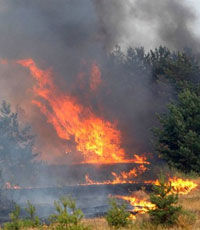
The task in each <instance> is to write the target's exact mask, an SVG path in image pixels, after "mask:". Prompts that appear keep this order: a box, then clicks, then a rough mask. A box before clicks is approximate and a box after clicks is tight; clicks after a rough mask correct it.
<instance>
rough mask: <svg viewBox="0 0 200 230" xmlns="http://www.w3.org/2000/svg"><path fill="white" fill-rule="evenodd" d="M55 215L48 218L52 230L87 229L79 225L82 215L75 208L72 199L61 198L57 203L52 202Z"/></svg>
mask: <svg viewBox="0 0 200 230" xmlns="http://www.w3.org/2000/svg"><path fill="white" fill-rule="evenodd" d="M54 206H55V208H56V212H57V214H54V215H51V216H50V221H51V222H52V223H53V225H51V228H52V229H56V230H87V229H89V227H86V226H84V225H83V224H82V223H81V220H82V218H83V213H82V211H81V210H80V209H78V208H77V207H76V203H75V201H74V200H73V199H72V198H69V197H61V198H60V200H59V201H55V202H54Z"/></svg>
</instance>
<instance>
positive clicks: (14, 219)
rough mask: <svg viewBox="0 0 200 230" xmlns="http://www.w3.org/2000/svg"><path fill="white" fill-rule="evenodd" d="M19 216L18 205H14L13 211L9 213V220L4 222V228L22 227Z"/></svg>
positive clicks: (15, 228)
mask: <svg viewBox="0 0 200 230" xmlns="http://www.w3.org/2000/svg"><path fill="white" fill-rule="evenodd" d="M19 216H20V207H19V206H18V205H16V206H15V208H14V210H13V212H11V213H10V219H11V222H8V223H5V224H4V227H3V229H4V230H19V229H20V228H21V227H22V221H21V219H20V218H19Z"/></svg>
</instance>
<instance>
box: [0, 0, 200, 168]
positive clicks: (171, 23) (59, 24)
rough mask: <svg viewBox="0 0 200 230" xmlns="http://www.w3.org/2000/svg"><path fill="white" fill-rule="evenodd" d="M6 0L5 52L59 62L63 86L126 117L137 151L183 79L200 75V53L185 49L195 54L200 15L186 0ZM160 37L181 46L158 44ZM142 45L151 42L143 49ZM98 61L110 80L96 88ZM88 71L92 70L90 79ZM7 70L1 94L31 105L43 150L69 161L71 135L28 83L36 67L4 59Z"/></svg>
mask: <svg viewBox="0 0 200 230" xmlns="http://www.w3.org/2000/svg"><path fill="white" fill-rule="evenodd" d="M0 6H1V10H0V31H1V38H0V55H1V57H2V58H4V59H8V60H11V61H15V60H18V59H24V58H32V59H34V60H35V61H36V63H37V64H38V65H39V66H40V67H41V68H42V69H46V68H52V70H53V72H54V73H55V74H54V81H55V84H56V85H57V86H58V87H60V89H61V90H62V91H66V92H69V93H70V94H71V95H73V96H75V97H76V98H77V100H78V101H80V102H81V103H82V104H84V105H85V106H90V107H91V108H92V110H93V111H94V112H95V113H96V114H97V115H98V116H100V117H103V118H106V119H108V120H110V121H115V120H118V127H119V129H120V130H121V131H122V139H123V140H122V144H123V147H124V148H125V149H126V150H127V152H128V153H130V154H132V153H144V152H149V151H152V150H153V148H152V145H151V142H150V138H151V131H150V130H151V128H152V126H154V125H155V123H156V122H155V113H156V112H162V111H165V110H166V107H165V105H166V104H167V103H168V102H169V100H170V99H174V98H176V96H177V89H180V88H181V87H182V86H181V85H180V84H179V83H180V80H184V81H186V82H188V81H189V82H190V81H192V82H198V76H199V65H198V62H197V60H196V57H195V56H193V55H192V54H190V53H189V52H186V51H184V52H183V53H182V52H180V53H178V52H177V50H180V51H183V49H184V48H185V47H189V48H191V49H193V51H194V52H195V54H196V53H198V51H199V50H198V49H199V48H198V47H199V39H198V36H197V34H196V33H195V32H196V31H195V30H194V26H193V25H194V24H195V20H196V15H195V12H194V9H193V8H191V7H189V6H188V5H187V4H186V1H178V0H173V1H170V0H164V1H160V2H159V3H158V2H157V1H154V0H152V1H147V0H142V1H139V0H135V1H131V0H129V1H121V0H116V1H114V0H109V1H104V0H103V1H98V0H86V1H80V0H73V1H72V0H68V1H64V0H58V1H56V3H55V1H53V0H49V1H48V3H47V1H39V0H35V1H32V0H16V1H11V0H2V1H1V3H0ZM116 45H119V46H118V47H116ZM160 45H163V46H166V47H168V48H170V50H175V52H173V51H170V50H168V48H163V47H162V48H158V49H156V50H154V48H155V47H159V46H160ZM141 46H144V47H145V49H142V48H138V49H135V47H141ZM120 47H121V49H120ZM129 47H132V48H129ZM151 48H152V50H153V51H150V52H148V51H149V50H150V49H151ZM93 61H95V62H96V63H98V65H99V66H100V69H101V71H102V84H101V85H100V87H99V89H98V90H97V92H96V93H90V94H88V91H89V83H88V78H89V77H88V75H89V66H90V64H91V63H92V62H93ZM186 65H187V68H185V66H186ZM174 69H176V71H174ZM13 72H15V73H16V74H15V75H13ZM80 72H84V73H86V74H85V75H86V76H85V79H84V82H86V84H85V85H84V87H81V86H80V83H81V82H80V79H79V78H78V74H79V73H80ZM0 74H1V79H0V83H1V86H2V90H1V92H0V97H1V98H2V99H6V100H8V101H10V102H11V104H12V105H17V104H19V105H20V106H21V107H22V108H23V109H24V110H25V113H24V114H22V115H21V116H22V117H23V118H22V119H24V120H26V121H29V122H30V123H31V125H32V128H33V131H34V132H35V133H37V137H36V146H37V151H38V152H40V156H42V157H41V158H42V159H44V160H47V161H48V162H50V163H52V162H53V163H58V164H59V163H66V162H65V156H66V154H65V142H64V141H63V140H60V139H59V138H58V137H57V135H56V133H55V130H54V129H53V127H52V126H51V125H49V124H48V123H47V122H46V119H45V117H44V116H42V115H41V113H40V112H39V111H38V109H37V108H36V107H35V106H34V105H32V104H31V103H30V101H31V99H32V93H31V91H30V90H28V89H31V88H32V86H33V85H34V82H33V80H32V79H31V77H30V75H29V73H28V72H27V71H25V70H22V68H20V67H19V66H16V65H14V64H12V65H7V66H6V65H5V64H1V68H0ZM7 88H9V90H7Z"/></svg>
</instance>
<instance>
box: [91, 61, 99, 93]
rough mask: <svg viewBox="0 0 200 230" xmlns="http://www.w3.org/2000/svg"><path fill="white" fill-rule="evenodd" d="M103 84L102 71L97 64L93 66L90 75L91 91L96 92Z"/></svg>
mask: <svg viewBox="0 0 200 230" xmlns="http://www.w3.org/2000/svg"><path fill="white" fill-rule="evenodd" d="M100 84H101V71H100V69H99V67H98V65H97V64H96V63H93V64H92V68H91V74H90V89H91V90H92V91H95V90H96V89H97V88H98V86H99V85H100Z"/></svg>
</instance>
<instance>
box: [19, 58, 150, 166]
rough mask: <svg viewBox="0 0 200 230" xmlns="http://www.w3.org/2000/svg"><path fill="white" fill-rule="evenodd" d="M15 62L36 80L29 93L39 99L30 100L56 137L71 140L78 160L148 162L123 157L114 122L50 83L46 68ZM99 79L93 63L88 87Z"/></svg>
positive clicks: (50, 77)
mask: <svg viewBox="0 0 200 230" xmlns="http://www.w3.org/2000/svg"><path fill="white" fill-rule="evenodd" d="M17 63H18V64H20V65H22V66H24V67H26V68H28V69H29V71H30V73H31V75H32V76H33V78H35V80H36V81H37V86H35V87H34V88H33V92H34V94H35V96H37V97H39V98H41V99H43V100H42V102H40V101H38V100H33V103H34V104H35V105H36V106H38V107H39V108H40V111H41V112H42V113H43V114H44V115H45V116H46V117H47V121H48V122H49V123H51V124H52V125H53V127H54V128H55V130H56V132H57V135H58V136H59V137H60V138H62V139H64V140H66V141H71V140H72V139H73V140H75V143H76V149H77V150H78V151H79V152H80V153H81V154H82V156H83V160H82V161H81V163H92V164H110V163H139V164H141V163H143V164H147V163H148V162H147V161H146V158H145V157H140V156H138V155H136V154H135V155H134V158H133V159H127V158H126V153H125V151H124V149H123V148H121V132H120V131H119V130H118V129H117V128H116V124H115V123H111V122H110V121H106V120H104V119H102V118H100V117H97V116H96V115H95V114H94V113H93V112H92V110H91V109H90V108H88V107H84V106H82V105H80V104H79V103H78V101H77V100H76V98H75V97H72V96H71V95H69V94H65V93H62V92H61V91H60V90H59V89H58V88H57V87H56V86H55V85H54V83H53V80H52V78H53V74H52V72H51V71H50V70H41V69H39V68H38V67H37V66H36V64H35V62H34V61H33V60H32V59H26V60H20V61H18V62H17ZM100 79H101V72H100V70H99V68H98V66H97V65H96V64H93V66H92V70H91V84H90V86H91V89H95V88H96V87H97V85H98V84H100V82H101V80H100ZM66 143H67V142H66ZM67 152H68V151H67Z"/></svg>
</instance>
